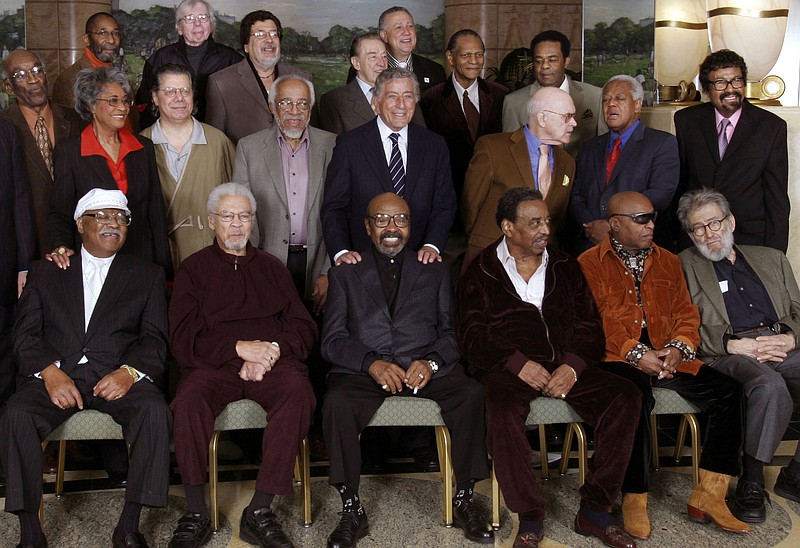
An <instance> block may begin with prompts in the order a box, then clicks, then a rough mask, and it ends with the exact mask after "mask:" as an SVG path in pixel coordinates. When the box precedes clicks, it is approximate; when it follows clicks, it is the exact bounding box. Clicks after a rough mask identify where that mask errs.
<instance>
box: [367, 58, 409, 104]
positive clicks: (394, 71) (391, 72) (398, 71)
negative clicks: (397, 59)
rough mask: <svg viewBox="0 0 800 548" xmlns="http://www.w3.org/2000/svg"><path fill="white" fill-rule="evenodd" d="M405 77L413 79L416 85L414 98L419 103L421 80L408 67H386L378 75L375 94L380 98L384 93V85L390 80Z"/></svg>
mask: <svg viewBox="0 0 800 548" xmlns="http://www.w3.org/2000/svg"><path fill="white" fill-rule="evenodd" d="M403 78H408V79H409V80H411V83H412V85H413V86H414V100H415V101H416V102H418V103H419V80H417V75H416V74H414V73H413V72H411V71H410V70H408V69H404V68H400V67H395V68H390V69H386V70H384V71H383V72H381V73H380V74H379V75H378V78H377V79H376V80H375V91H374V92H373V95H374V96H375V97H377V98H378V100H380V98H381V95H383V87H384V86H385V85H386V83H387V82H388V81H389V80H401V79H403Z"/></svg>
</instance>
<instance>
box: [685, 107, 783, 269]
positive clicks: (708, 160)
mask: <svg viewBox="0 0 800 548" xmlns="http://www.w3.org/2000/svg"><path fill="white" fill-rule="evenodd" d="M675 134H676V136H677V138H678V150H679V152H680V158H681V182H680V188H679V191H680V192H679V194H678V196H680V195H681V194H682V193H683V192H686V191H687V190H693V189H696V188H701V187H703V186H706V187H709V188H713V189H715V190H718V191H719V192H721V193H722V194H723V195H724V196H725V198H727V199H728V202H730V205H731V211H732V212H733V215H734V216H735V217H736V232H735V237H736V243H738V244H748V245H765V246H768V247H772V248H775V249H778V250H780V251H783V252H784V253H786V248H787V247H788V244H789V194H788V181H789V159H788V158H789V152H788V146H787V143H786V122H785V121H784V120H782V119H781V118H779V117H778V116H776V115H774V114H772V113H771V112H769V111H767V110H764V109H762V108H759V107H756V106H753V105H751V104H750V103H748V102H747V101H744V103H743V104H742V115H741V118H739V123H738V124H737V126H736V130H735V131H734V132H733V138H732V139H731V142H730V144H729V145H728V149H727V151H726V152H725V157H724V158H723V159H722V161H720V159H719V146H718V145H717V129H716V120H715V118H714V105H712V104H711V103H704V104H702V105H697V106H693V107H689V108H685V109H682V110H679V111H678V112H676V113H675ZM680 233H681V234H682V236H683V245H682V246H680V247H681V248H684V247H689V246H690V245H691V242H690V240H689V239H688V237H687V236H686V234H685V233H683V231H680Z"/></svg>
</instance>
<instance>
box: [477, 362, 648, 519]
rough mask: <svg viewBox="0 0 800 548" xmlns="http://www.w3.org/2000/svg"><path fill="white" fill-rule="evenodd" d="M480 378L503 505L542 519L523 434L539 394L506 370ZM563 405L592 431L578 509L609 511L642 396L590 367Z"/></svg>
mask: <svg viewBox="0 0 800 548" xmlns="http://www.w3.org/2000/svg"><path fill="white" fill-rule="evenodd" d="M480 380H481V382H482V383H483V385H484V387H485V388H486V429H487V433H486V445H487V447H488V449H489V453H490V454H491V455H492V459H493V461H494V469H495V474H496V476H497V481H498V483H499V484H500V488H501V489H502V490H503V497H504V498H505V501H506V504H507V505H508V508H509V509H510V510H511V511H512V512H516V513H518V514H527V515H529V516H531V517H535V519H536V520H537V521H544V518H545V509H544V497H542V495H541V493H540V492H539V489H538V488H537V486H536V475H535V474H534V472H533V467H532V466H531V459H532V454H531V447H530V444H529V443H528V439H527V438H526V436H525V419H526V418H527V416H528V412H529V411H530V402H531V400H533V399H535V398H537V397H540V396H542V394H541V392H539V391H538V390H534V389H533V388H532V387H531V386H529V385H528V384H526V383H524V382H523V381H522V380H520V379H519V377H517V376H516V375H513V374H512V373H509V372H508V371H498V372H492V373H487V374H486V375H484V376H483V377H482V378H481V379H480ZM566 401H567V403H568V404H569V405H570V406H571V407H572V408H573V409H574V410H575V411H576V412H577V413H578V414H579V415H580V416H581V417H582V418H583V420H584V421H586V423H587V424H590V425H592V426H593V427H594V432H595V451H594V456H593V458H592V460H591V463H590V465H589V473H588V474H587V475H586V481H585V483H584V484H583V486H582V487H581V488H580V495H581V506H582V507H584V508H587V509H588V510H594V511H598V512H609V511H610V510H611V506H612V505H613V504H614V502H615V501H616V499H617V497H619V494H620V489H621V488H622V481H623V479H624V478H625V471H626V469H627V468H628V460H629V459H630V455H631V450H632V449H633V439H634V435H635V434H636V427H637V426H638V424H639V416H640V415H641V404H642V403H641V402H642V396H641V393H640V392H639V390H637V388H636V386H635V385H634V384H633V383H631V382H630V381H627V380H625V379H621V378H619V377H616V376H614V375H611V374H609V373H606V372H605V371H601V370H599V369H597V368H594V367H589V368H587V369H585V370H584V372H583V373H582V374H581V376H580V377H579V378H578V382H577V383H576V384H575V386H573V387H572V390H570V392H569V394H567V398H566Z"/></svg>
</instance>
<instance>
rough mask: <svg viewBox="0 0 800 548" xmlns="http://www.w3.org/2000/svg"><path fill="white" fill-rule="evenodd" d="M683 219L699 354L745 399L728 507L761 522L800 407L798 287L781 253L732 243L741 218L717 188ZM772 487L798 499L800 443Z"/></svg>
mask: <svg viewBox="0 0 800 548" xmlns="http://www.w3.org/2000/svg"><path fill="white" fill-rule="evenodd" d="M678 219H679V220H680V222H681V225H682V226H683V229H684V230H685V231H686V232H688V233H689V236H690V237H691V239H692V241H693V242H694V247H693V248H689V249H686V250H684V251H683V252H681V254H680V258H681V262H682V263H683V271H684V274H685V275H686V282H687V285H688V286H689V293H691V295H692V300H693V301H694V304H696V305H697V307H698V308H699V309H700V318H701V321H700V348H699V349H698V352H697V355H698V357H699V358H700V359H702V360H703V361H704V362H705V363H706V364H708V365H709V366H710V367H711V369H715V370H716V371H719V372H720V373H724V374H726V375H729V376H731V377H733V378H734V379H735V380H737V381H739V382H740V383H741V384H742V387H743V389H744V392H745V395H746V396H747V417H746V420H745V425H746V428H745V434H744V457H743V459H742V460H743V471H742V476H741V477H740V478H739V483H738V484H737V486H736V501H735V502H734V504H733V505H732V506H731V509H732V510H733V513H734V515H735V516H736V517H738V518H739V519H740V520H742V521H746V522H749V523H761V522H763V521H764V520H765V519H766V514H767V510H766V505H765V502H766V501H767V500H769V495H768V494H767V492H766V491H765V490H764V465H765V464H767V463H769V462H770V461H771V460H772V456H773V455H774V453H775V450H776V449H777V448H778V444H779V443H780V441H781V439H782V438H783V434H784V432H786V427H787V426H788V425H789V420H790V419H791V418H792V411H793V409H794V406H795V404H797V403H800V352H799V351H798V350H797V336H798V333H800V289H798V287H797V282H796V281H795V277H794V274H793V273H792V267H791V265H790V264H789V261H788V260H787V259H786V256H785V255H784V254H783V253H781V252H780V251H777V250H775V249H772V248H769V247H761V246H751V245H736V246H734V241H733V240H734V238H733V231H734V228H736V219H735V218H734V217H733V214H732V213H731V208H730V205H729V204H728V200H726V199H725V197H724V196H723V195H722V194H720V193H719V192H717V191H716V190H709V189H705V188H704V189H699V190H692V191H691V192H687V193H686V194H684V195H683V196H682V197H681V199H680V202H679V204H678ZM774 490H775V492H776V493H777V494H779V495H780V496H782V497H784V498H787V499H789V500H793V501H795V502H800V444H798V445H797V447H796V448H795V453H794V458H793V459H792V460H791V461H789V466H786V467H784V468H783V469H782V470H781V473H780V475H779V476H778V481H777V482H776V483H775V488H774Z"/></svg>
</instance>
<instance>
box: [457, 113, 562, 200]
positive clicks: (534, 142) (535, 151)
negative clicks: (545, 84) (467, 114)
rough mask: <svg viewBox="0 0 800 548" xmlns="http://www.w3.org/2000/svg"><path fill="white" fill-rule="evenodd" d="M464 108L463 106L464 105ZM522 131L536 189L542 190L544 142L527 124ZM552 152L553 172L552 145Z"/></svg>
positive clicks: (550, 158) (551, 164) (551, 152)
mask: <svg viewBox="0 0 800 548" xmlns="http://www.w3.org/2000/svg"><path fill="white" fill-rule="evenodd" d="M462 108H463V107H462ZM522 133H523V134H524V135H525V142H526V143H527V145H528V158H530V161H531V172H532V173H533V182H534V184H535V185H536V190H538V191H540V192H541V189H540V188H539V156H540V152H539V145H541V144H542V142H541V141H540V140H539V138H538V137H537V136H536V135H534V134H533V132H532V131H531V130H530V129H528V126H527V125H524V126H522ZM549 150H550V153H549V154H548V158H547V161H548V163H549V164H550V172H551V173H552V172H553V162H554V160H553V147H552V146H551V147H550V149H549Z"/></svg>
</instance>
